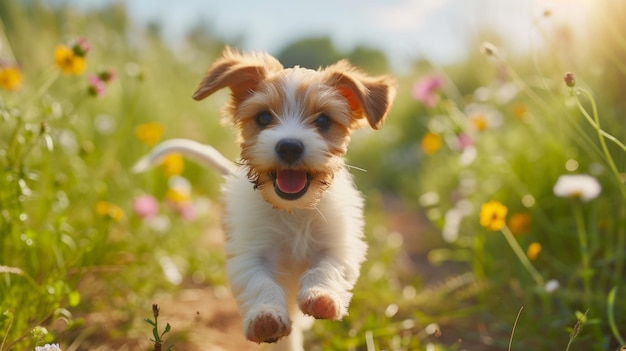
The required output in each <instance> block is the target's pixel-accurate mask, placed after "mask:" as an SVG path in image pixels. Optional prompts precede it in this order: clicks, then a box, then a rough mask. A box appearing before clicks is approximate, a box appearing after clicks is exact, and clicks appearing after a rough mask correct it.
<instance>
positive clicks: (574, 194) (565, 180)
mask: <svg viewBox="0 0 626 351" xmlns="http://www.w3.org/2000/svg"><path fill="white" fill-rule="evenodd" d="M553 191H554V195H556V196H559V197H569V198H572V199H580V200H582V201H589V200H593V199H595V198H596V197H598V195H600V191H602V187H601V186H600V183H598V180H597V179H596V178H594V177H592V176H590V175H587V174H564V175H562V176H560V177H559V179H558V180H557V181H556V184H554V188H553Z"/></svg>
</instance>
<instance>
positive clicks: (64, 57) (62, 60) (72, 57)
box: [54, 45, 87, 75]
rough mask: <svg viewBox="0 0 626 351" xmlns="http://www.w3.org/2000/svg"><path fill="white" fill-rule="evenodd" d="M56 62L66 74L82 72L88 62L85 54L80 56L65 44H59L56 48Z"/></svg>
mask: <svg viewBox="0 0 626 351" xmlns="http://www.w3.org/2000/svg"><path fill="white" fill-rule="evenodd" d="M54 62H55V63H56V65H57V67H59V68H60V69H61V71H63V73H65V74H76V75H78V74H81V73H83V72H84V71H85V68H86V67H87V63H86V61H85V57H84V56H78V55H76V54H75V53H74V51H73V50H72V49H70V48H68V47H67V46H65V45H59V46H57V48H56V49H55V50H54Z"/></svg>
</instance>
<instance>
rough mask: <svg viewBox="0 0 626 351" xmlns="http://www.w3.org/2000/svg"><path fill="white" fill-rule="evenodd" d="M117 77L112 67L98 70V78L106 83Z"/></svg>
mask: <svg viewBox="0 0 626 351" xmlns="http://www.w3.org/2000/svg"><path fill="white" fill-rule="evenodd" d="M115 77H116V74H115V71H114V70H112V69H101V70H99V71H98V79H100V80H101V81H103V82H104V83H109V82H111V81H112V80H114V79H115Z"/></svg>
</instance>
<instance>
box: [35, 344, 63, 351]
mask: <svg viewBox="0 0 626 351" xmlns="http://www.w3.org/2000/svg"><path fill="white" fill-rule="evenodd" d="M35 351H61V348H60V347H59V344H45V345H43V346H37V347H35Z"/></svg>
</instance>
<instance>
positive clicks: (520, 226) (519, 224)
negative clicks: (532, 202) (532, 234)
mask: <svg viewBox="0 0 626 351" xmlns="http://www.w3.org/2000/svg"><path fill="white" fill-rule="evenodd" d="M530 222H531V217H530V214H528V213H515V214H513V215H512V216H511V218H509V229H511V233H513V234H514V235H522V234H525V233H528V231H529V230H530Z"/></svg>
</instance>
